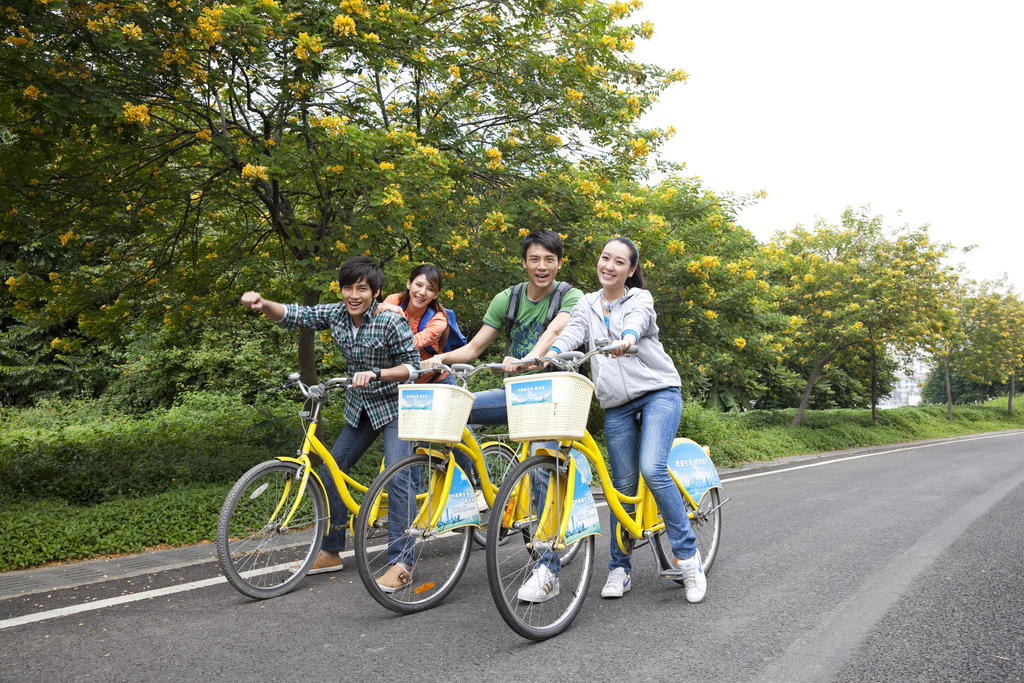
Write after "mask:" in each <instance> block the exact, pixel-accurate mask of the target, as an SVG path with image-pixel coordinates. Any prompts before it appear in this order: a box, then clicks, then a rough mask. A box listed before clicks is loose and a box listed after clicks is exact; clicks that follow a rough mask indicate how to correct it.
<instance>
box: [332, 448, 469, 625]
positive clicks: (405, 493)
mask: <svg viewBox="0 0 1024 683" xmlns="http://www.w3.org/2000/svg"><path fill="white" fill-rule="evenodd" d="M446 466H447V464H446V460H445V459H444V458H438V457H436V456H430V455H426V454H419V455H412V456H409V457H408V458H403V459H402V460H399V461H398V462H396V463H394V464H392V465H391V466H390V467H388V468H386V469H385V470H384V471H383V472H381V473H380V474H379V475H378V476H377V478H376V479H374V480H373V483H372V484H370V487H369V488H368V489H367V491H366V495H365V496H364V497H363V505H362V506H361V507H360V508H359V515H358V516H357V517H356V524H355V527H354V528H353V533H352V536H353V537H354V539H355V561H356V568H357V569H358V570H359V578H360V580H361V581H362V582H363V586H365V587H366V590H367V591H368V592H369V593H370V595H371V596H372V597H373V599H374V600H376V601H377V602H378V603H380V604H381V605H383V606H384V607H386V608H388V609H389V610H391V611H393V612H398V613H399V614H413V613H416V612H423V611H425V610H428V609H431V608H432V607H436V606H437V605H439V604H440V603H441V602H442V601H443V600H444V599H445V598H446V597H447V596H448V594H449V593H451V592H452V590H454V588H455V586H456V584H458V582H459V579H460V578H461V577H462V573H463V572H464V571H465V570H466V565H467V564H468V563H469V554H470V550H472V546H473V542H472V540H471V538H472V529H473V527H462V528H459V529H455V530H453V531H450V532H446V533H443V534H437V535H429V536H420V535H419V534H420V533H421V531H422V527H417V528H414V529H411V530H410V529H409V528H408V521H403V520H402V519H398V520H391V519H390V517H391V514H390V511H391V510H395V509H396V505H395V502H396V501H404V502H403V503H402V505H403V507H404V509H406V510H410V511H414V510H418V509H419V508H420V506H421V504H423V503H424V501H425V499H424V498H423V494H424V493H425V492H426V491H428V490H431V491H432V490H434V489H433V487H435V486H438V485H440V484H441V483H443V481H444V468H445V467H446ZM405 482H408V484H406V483H405ZM389 486H390V487H391V488H390V490H388V488H389ZM385 492H387V498H386V499H385V498H384V497H383V496H384V493H385ZM417 496H418V498H417V499H414V497H417ZM397 509H402V508H397ZM374 514H376V515H378V516H377V518H376V519H375V520H371V515H374ZM414 515H415V513H410V514H407V515H403V516H404V517H405V519H406V520H408V517H410V516H414ZM427 516H429V512H427ZM395 522H397V523H398V524H399V525H400V527H401V531H398V530H397V529H396V530H395V532H393V533H392V532H390V531H389V525H390V524H393V523H395ZM410 531H411V532H412V533H410ZM389 549H390V551H391V552H390V553H389ZM405 555H408V561H407V562H406V563H407V564H411V565H412V572H411V580H409V581H408V583H406V584H405V585H403V586H400V587H397V588H395V589H394V590H393V591H391V592H389V591H388V590H386V589H385V588H383V587H382V586H381V585H380V584H378V583H377V580H378V579H380V578H382V577H384V576H385V574H386V573H387V572H388V570H389V569H390V568H391V565H392V564H394V563H395V562H396V561H398V559H399V558H403V557H404V556H405Z"/></svg>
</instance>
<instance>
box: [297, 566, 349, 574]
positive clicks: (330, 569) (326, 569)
mask: <svg viewBox="0 0 1024 683" xmlns="http://www.w3.org/2000/svg"><path fill="white" fill-rule="evenodd" d="M344 568H345V565H343V564H339V565H338V566H337V567H320V569H310V570H309V571H308V572H306V573H307V574H326V573H327V572H340V571H341V570H342V569H344Z"/></svg>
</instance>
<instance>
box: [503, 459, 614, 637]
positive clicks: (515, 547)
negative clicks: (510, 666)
mask: <svg viewBox="0 0 1024 683" xmlns="http://www.w3.org/2000/svg"><path fill="white" fill-rule="evenodd" d="M564 467H565V466H564V464H563V463H560V462H559V461H557V460H556V459H555V458H553V457H551V456H546V455H541V456H534V457H531V458H528V459H526V460H524V461H523V462H521V463H519V464H518V465H517V466H516V467H515V469H513V470H512V471H511V472H510V473H509V475H508V476H507V477H506V478H505V481H504V482H503V483H502V486H501V489H500V490H499V491H498V495H497V497H496V498H495V503H494V509H495V510H502V511H504V512H503V517H504V516H505V512H510V511H512V510H513V509H515V510H517V511H518V512H519V514H518V515H517V516H518V517H519V518H520V519H519V521H518V522H516V521H515V520H507V519H502V522H501V523H500V524H492V525H490V527H489V528H488V529H487V547H486V548H485V550H484V552H485V553H486V556H487V582H488V585H489V587H490V590H491V597H492V598H493V600H494V604H495V606H496V607H497V608H498V613H499V614H501V618H502V619H503V620H504V621H505V623H506V624H508V626H509V628H511V629H512V630H513V631H515V632H516V633H518V634H519V635H521V636H523V637H524V638H528V639H530V640H535V641H541V640H547V639H548V638H551V637H553V636H556V635H558V634H559V633H561V632H562V631H564V630H565V629H566V628H568V626H569V625H570V624H571V623H572V621H573V619H575V618H576V615H577V614H579V611H580V609H581V608H582V607H583V601H584V600H585V599H586V596H587V590H588V588H589V587H590V579H591V576H592V575H593V572H594V560H595V554H594V545H595V544H594V536H587V537H585V538H582V539H580V540H578V541H577V543H576V545H578V547H579V550H578V551H577V552H579V551H582V553H583V558H582V560H583V561H582V562H579V561H576V562H574V563H573V564H571V565H569V564H568V563H565V562H562V563H561V566H560V569H559V572H558V591H557V592H555V591H552V592H553V593H555V595H552V596H551V597H549V598H547V599H545V601H544V602H526V601H523V600H520V599H519V598H518V592H519V589H520V587H521V586H522V585H523V583H524V582H525V581H526V580H527V579H528V578H529V577H530V575H531V574H532V572H533V570H534V569H535V568H536V567H537V565H538V553H537V552H536V551H535V550H534V549H532V548H531V547H530V544H531V541H532V539H533V538H534V537H535V536H536V531H537V526H538V519H540V515H539V512H540V510H539V509H538V508H539V507H540V506H539V505H538V504H537V501H538V500H541V499H542V498H544V499H546V496H547V487H549V486H550V485H551V481H552V480H554V481H555V482H556V485H560V483H561V482H563V481H564V480H565V479H564V475H565V470H564ZM556 468H560V469H559V470H557V471H558V472H559V473H560V474H561V475H562V476H561V477H558V476H553V475H554V474H555V472H556ZM541 473H543V474H546V475H547V476H546V479H545V478H544V476H543V475H542V474H541ZM537 481H545V484H543V485H540V486H543V487H544V490H543V491H540V490H538V488H537V487H536V486H535V482H537ZM525 487H529V489H528V490H530V494H529V495H526V496H524V495H522V492H523V490H524V489H525ZM521 498H526V499H527V500H521ZM552 499H553V500H554V501H564V495H562V494H561V493H558V494H555V495H552ZM559 513H560V510H553V511H551V512H549V515H550V514H555V515H559ZM559 518H560V517H559ZM516 535H522V537H523V540H524V543H505V544H500V543H499V542H498V541H499V540H500V539H502V538H508V537H512V536H516Z"/></svg>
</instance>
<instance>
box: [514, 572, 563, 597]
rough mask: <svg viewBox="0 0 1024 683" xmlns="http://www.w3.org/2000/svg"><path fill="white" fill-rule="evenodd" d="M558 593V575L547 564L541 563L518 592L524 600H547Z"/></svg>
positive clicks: (517, 595) (518, 595)
mask: <svg viewBox="0 0 1024 683" xmlns="http://www.w3.org/2000/svg"><path fill="white" fill-rule="evenodd" d="M557 595H558V577H557V576H555V573H554V572H553V571H551V570H550V569H548V567H547V565H544V564H542V565H539V566H538V567H537V568H536V569H534V570H533V573H532V574H530V578H528V579H527V580H526V583H524V584H523V586H522V588H520V589H519V592H518V593H517V594H516V597H518V598H519V599H520V600H522V601H523V602H547V601H548V600H550V599H551V598H554V597H556V596H557Z"/></svg>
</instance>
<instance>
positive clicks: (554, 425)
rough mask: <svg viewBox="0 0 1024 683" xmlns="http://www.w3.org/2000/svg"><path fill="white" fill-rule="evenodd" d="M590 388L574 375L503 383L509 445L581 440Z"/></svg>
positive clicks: (513, 379) (546, 375) (555, 374)
mask: <svg viewBox="0 0 1024 683" xmlns="http://www.w3.org/2000/svg"><path fill="white" fill-rule="evenodd" d="M593 395H594V384H593V382H591V381H590V380H589V379H587V378H586V377H584V376H583V375H580V374H577V373H575V372H548V373H544V374H542V375H527V376H525V377H509V378H508V379H506V380H505V405H506V406H507V407H508V432H509V437H510V438H511V439H512V440H513V441H548V440H556V439H557V440H558V441H569V440H570V439H582V438H583V433H584V432H585V431H586V430H587V414H588V413H590V399H591V397H592V396H593Z"/></svg>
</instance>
